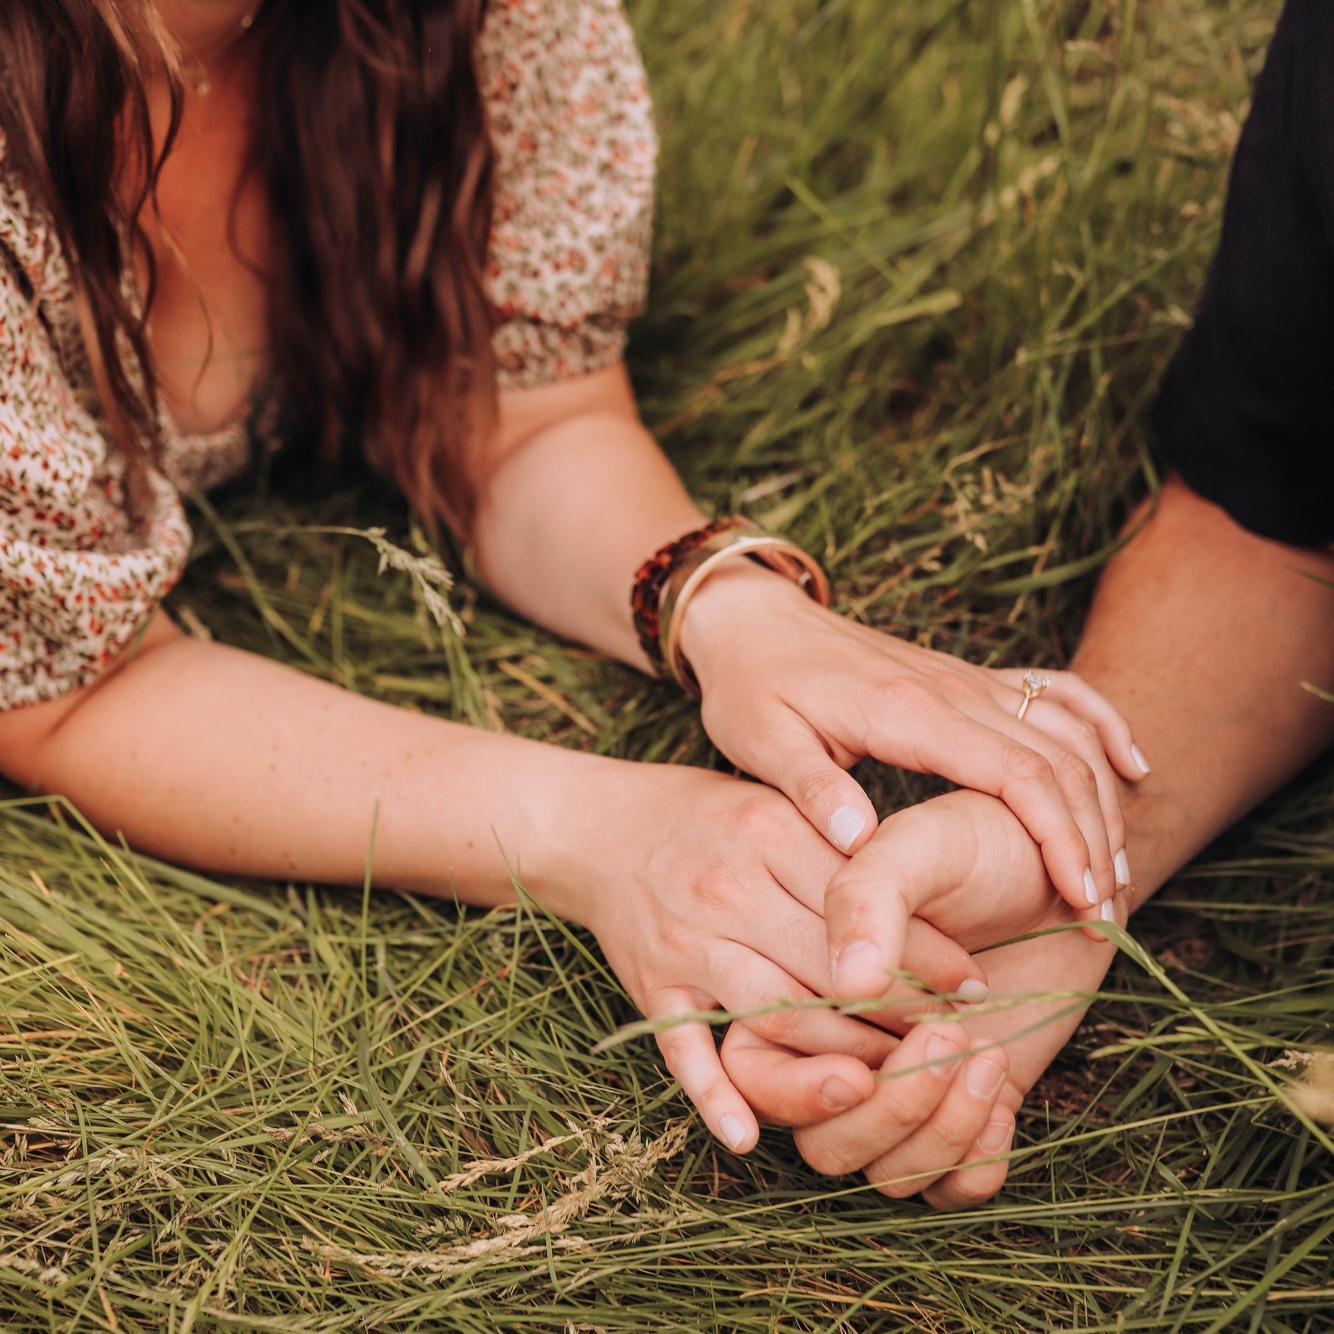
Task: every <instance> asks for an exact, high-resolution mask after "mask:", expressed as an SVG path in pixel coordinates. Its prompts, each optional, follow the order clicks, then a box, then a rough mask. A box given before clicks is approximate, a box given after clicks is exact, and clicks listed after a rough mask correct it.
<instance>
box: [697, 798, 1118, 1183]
mask: <svg viewBox="0 0 1334 1334" xmlns="http://www.w3.org/2000/svg"><path fill="white" fill-rule="evenodd" d="M877 894H878V895H880V896H881V897H883V898H885V899H889V900H893V901H894V902H895V904H896V906H895V908H894V909H893V911H892V912H891V914H890V917H891V920H892V919H893V918H894V917H896V916H897V913H898V907H897V904H898V902H899V900H900V899H902V900H903V901H904V902H906V903H908V904H911V905H913V907H912V909H910V910H915V911H918V912H920V913H922V914H923V915H924V916H925V918H927V919H929V920H930V922H931V923H932V924H933V925H935V926H936V927H938V928H940V929H941V930H943V931H946V932H948V933H949V934H950V935H951V937H954V938H957V939H959V940H960V941H962V942H963V943H965V944H968V945H969V946H970V947H972V948H979V947H982V946H986V945H991V944H994V943H996V942H997V941H999V940H1002V939H1005V938H1007V937H1010V936H1014V935H1017V934H1021V933H1023V932H1027V931H1031V930H1034V929H1036V928H1039V927H1043V926H1048V925H1055V924H1058V923H1060V922H1063V921H1064V922H1069V921H1073V920H1074V918H1073V916H1072V914H1071V913H1070V910H1069V909H1068V908H1067V907H1066V906H1065V905H1064V904H1062V903H1061V902H1060V901H1059V900H1057V899H1055V897H1054V896H1053V895H1052V894H1051V890H1050V885H1049V884H1048V881H1047V877H1046V873H1045V870H1044V868H1043V865H1042V860H1041V857H1040V856H1039V855H1038V852H1037V849H1036V847H1035V846H1034V844H1033V842H1032V840H1031V839H1030V838H1029V837H1028V835H1027V834H1026V832H1025V831H1024V829H1023V827H1022V826H1021V825H1020V824H1019V822H1018V821H1017V820H1016V819H1015V817H1014V816H1013V815H1012V814H1011V813H1010V811H1009V810H1007V809H1006V807H1005V806H1004V805H1003V804H1002V803H1001V802H999V801H997V800H995V799H994V798H992V797H987V796H984V795H982V794H980V793H976V792H954V793H950V794H948V795H947V796H944V797H938V798H936V799H935V800H933V801H928V802H923V803H922V804H921V805H919V806H913V807H908V808H907V809H905V810H903V811H900V812H899V813H898V814H896V815H894V816H891V817H890V818H889V819H888V820H886V821H885V822H884V824H882V825H881V827H880V829H879V830H878V831H877V833H876V835H875V837H874V838H873V839H872V841H871V842H870V843H868V844H867V845H866V846H865V847H864V848H863V850H862V851H861V852H860V853H859V854H858V855H857V856H856V857H854V858H853V859H852V860H851V861H849V862H848V863H846V864H845V866H844V867H843V868H842V869H841V870H840V871H839V872H838V873H837V874H836V875H835V876H834V877H833V879H832V881H831V884H830V892H829V899H830V903H829V912H830V914H831V917H830V930H831V934H835V933H837V932H839V931H840V930H841V929H842V923H843V921H844V920H845V916H846V914H847V912H848V911H852V912H853V915H854V916H855V915H856V909H855V908H854V905H858V904H870V905H871V906H869V907H868V909H867V911H868V913H869V914H870V915H871V916H872V917H874V916H876V915H877V914H878V913H880V911H881V907H880V906H879V905H875V904H872V903H871V900H872V899H873V898H874V897H875V896H876V895H877ZM1127 898H1128V896H1127V895H1118V896H1117V898H1116V899H1115V900H1114V901H1113V902H1112V904H1109V907H1111V908H1112V909H1113V920H1115V921H1116V922H1117V923H1118V924H1120V925H1124V924H1125V921H1126V912H1127V904H1126V900H1127ZM915 920H920V919H915ZM1112 957H1113V952H1112V951H1111V949H1109V948H1108V946H1107V944H1106V943H1105V942H1104V941H1103V940H1101V939H1099V940H1098V941H1096V942H1095V941H1091V940H1089V939H1088V938H1087V937H1086V936H1085V935H1084V934H1083V933H1076V932H1066V933H1063V934H1060V935H1050V936H1042V937H1038V938H1035V939H1030V940H1024V941H1020V942H1018V943H1016V944H1012V945H1006V946H1003V947H1001V948H999V949H995V950H989V951H988V952H987V953H985V954H983V955H982V958H981V960H980V962H982V963H983V964H984V966H985V967H986V970H987V979H988V982H989V983H990V986H991V1003H989V1004H987V1005H984V1006H977V1007H969V1009H968V1010H967V1011H965V1012H963V1013H962V1014H961V1015H960V1020H961V1024H960V1028H959V1031H958V1032H957V1033H956V1036H955V1041H956V1043H957V1044H958V1046H959V1050H960V1053H962V1052H964V1051H971V1053H972V1054H971V1055H969V1056H968V1057H967V1060H966V1061H965V1062H964V1063H963V1069H962V1071H961V1073H960V1074H959V1075H958V1076H956V1077H955V1079H954V1082H953V1083H952V1084H951V1085H950V1086H949V1088H948V1090H946V1089H938V1090H937V1092H938V1095H939V1096H938V1098H937V1099H936V1100H935V1101H932V1100H931V1099H930V1098H929V1097H928V1098H926V1100H925V1101H922V1102H918V1101H915V1099H919V1098H921V1096H922V1094H921V1088H920V1084H913V1085H911V1086H909V1085H908V1084H906V1083H901V1082H900V1080H899V1079H898V1078H897V1077H887V1076H891V1075H894V1076H897V1073H901V1071H902V1068H903V1060H904V1057H903V1055H902V1051H903V1049H902V1048H900V1049H898V1050H897V1051H896V1052H895V1053H894V1054H893V1055H892V1056H891V1057H889V1058H888V1060H887V1061H886V1062H885V1063H884V1064H883V1065H882V1067H881V1073H880V1074H879V1076H878V1077H877V1088H876V1091H875V1093H874V1095H873V1096H872V1097H871V1098H870V1099H868V1100H867V1101H866V1102H864V1103H863V1104H861V1105H859V1106H858V1107H857V1108H856V1109H855V1110H854V1111H853V1112H850V1113H845V1114H843V1115H841V1116H838V1117H836V1118H831V1119H828V1120H826V1121H825V1122H824V1123H822V1124H820V1125H818V1126H807V1127H805V1128H803V1129H801V1130H800V1131H799V1133H798V1135H797V1145H798V1148H799V1149H800V1151H801V1153H802V1156H803V1157H805V1158H806V1160H807V1161H808V1162H809V1163H810V1164H811V1165H812V1166H813V1167H815V1168H816V1170H817V1171H821V1172H828V1173H836V1174H841V1173H844V1172H851V1171H857V1170H862V1169H864V1170H865V1172H866V1175H867V1177H868V1179H869V1180H870V1181H871V1182H872V1183H873V1184H874V1185H875V1186H876V1187H877V1188H878V1189H880V1190H882V1191H883V1192H884V1193H885V1194H888V1195H893V1196H902V1195H910V1194H913V1193H915V1192H916V1191H918V1190H922V1191H924V1193H925V1197H926V1198H927V1200H929V1201H930V1202H931V1203H932V1204H935V1205H937V1206H938V1207H941V1208H947V1207H959V1206H962V1205H965V1204H970V1203H975V1202H977V1201H979V1200H983V1199H987V1198H989V1197H990V1196H991V1195H993V1194H994V1193H995V1192H996V1191H997V1190H999V1189H1000V1187H1001V1184H1002V1183H1003V1181H1004V1179H1005V1174H1006V1168H1007V1164H1006V1162H1005V1160H1004V1157H1003V1156H998V1155H1003V1154H1004V1153H1005V1151H1006V1150H1007V1149H1008V1147H1009V1143H1010V1139H1011V1137H1012V1135H1013V1130H1014V1112H1015V1111H1016V1110H1017V1109H1018V1107H1019V1106H1020V1104H1021V1103H1022V1101H1023V1097H1024V1095H1025V1093H1026V1092H1027V1090H1028V1089H1029V1088H1030V1087H1031V1085H1032V1084H1033V1082H1034V1081H1035V1080H1036V1079H1037V1078H1038V1076H1039V1075H1040V1074H1041V1073H1042V1071H1043V1070H1044V1069H1045V1068H1046V1066H1047V1064H1048V1063H1049V1062H1050V1061H1051V1059H1052V1057H1054V1056H1055V1055H1056V1053H1057V1052H1058V1051H1059V1050H1060V1049H1061V1047H1062V1046H1063V1045H1064V1043H1065V1042H1066V1040H1067V1039H1068V1037H1069V1036H1070V1033H1071V1032H1072V1031H1073V1029H1074V1027H1075V1025H1076V1024H1077V1023H1078V1022H1079V1019H1080V1017H1081V1016H1082V1015H1083V1013H1084V1010H1085V1008H1086V1005H1087V999H1086V997H1087V996H1088V995H1091V994H1092V993H1093V992H1094V991H1096V990H1097V987H1098V985H1099V984H1100V983H1101V981H1102V978H1103V975H1104V974H1105V973H1106V971H1107V968H1108V966H1109V965H1110V963H1111V959H1112ZM882 985H883V982H882ZM1035 993H1036V994H1038V995H1039V996H1043V995H1045V998H1039V999H1032V1000H1021V999H1018V998H1020V997H1023V996H1034V995H1035ZM939 1026H940V1025H939V1024H938V1023H935V1024H933V1028H938V1027H939ZM914 1036H915V1034H914ZM903 1045H904V1047H906V1046H907V1041H905V1043H904V1044H903ZM959 1059H960V1060H962V1059H963V1058H962V1055H961V1056H960V1058H959ZM983 1059H985V1060H991V1061H995V1062H996V1063H997V1064H998V1065H999V1067H1000V1071H1001V1073H1000V1074H999V1075H991V1074H989V1075H988V1077H989V1078H993V1079H994V1081H995V1082H994V1087H992V1086H991V1085H988V1084H987V1083H986V1081H984V1080H983V1079H982V1077H981V1076H982V1074H983V1073H987V1072H984V1071H983V1070H982V1069H981V1067H974V1064H973V1063H974V1062H978V1061H981V1060H983ZM723 1062H724V1065H725V1067H726V1069H727V1071H728V1073H729V1074H730V1075H731V1077H732V1079H733V1081H734V1082H735V1084H736V1086H737V1088H738V1089H739V1090H740V1091H741V1092H742V1093H743V1094H744V1096H745V1097H746V1098H747V1100H748V1101H749V1102H750V1104H751V1106H752V1107H754V1108H755V1109H756V1111H757V1112H758V1113H759V1114H760V1116H761V1118H762V1119H764V1120H766V1121H769V1122H772V1123H774V1124H789V1123H790V1121H791V1117H790V1115H789V1109H790V1107H792V1106H794V1105H796V1106H799V1105H803V1104H804V1103H805V1102H807V1101H809V1098H810V1096H811V1089H810V1085H811V1078H812V1074H811V1073H809V1072H808V1071H807V1070H806V1068H805V1058H803V1057H801V1056H799V1055H797V1054H795V1053H793V1052H791V1051H790V1050H784V1049H783V1048H782V1047H781V1046H780V1045H778V1044H776V1043H774V1042H773V1041H771V1040H770V1039H769V1038H767V1037H765V1036H763V1035H759V1034H756V1033H754V1032H752V1031H749V1029H748V1027H747V1025H745V1024H744V1023H737V1024H733V1025H732V1027H731V1029H729V1031H728V1033H727V1035H726V1037H725V1039H724V1042H723ZM970 1067H972V1068H974V1069H975V1071H976V1073H975V1077H974V1079H973V1082H972V1084H971V1085H970V1084H969V1082H968V1079H967V1073H968V1069H969V1068H970ZM915 1077H916V1076H914V1078H915ZM930 1087H935V1086H930ZM905 1090H908V1092H911V1094H912V1096H911V1097H909V1096H907V1094H906V1093H905ZM914 1108H916V1117H917V1119H916V1120H915V1121H914V1120H913V1109H914Z"/></svg>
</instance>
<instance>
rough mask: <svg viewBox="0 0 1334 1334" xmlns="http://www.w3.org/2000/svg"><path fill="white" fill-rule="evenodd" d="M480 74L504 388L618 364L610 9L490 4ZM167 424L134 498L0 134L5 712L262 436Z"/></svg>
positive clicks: (630, 302) (98, 663)
mask: <svg viewBox="0 0 1334 1334" xmlns="http://www.w3.org/2000/svg"><path fill="white" fill-rule="evenodd" d="M478 68H479V74H480V77H481V82H482V88H483V93H484V97H485V100H486V104H487V111H488V116H489V122H490V129H491V136H492V140H493V142H494V144H495V149H496V155H497V180H496V209H495V219H494V224H493V228H492V237H491V253H490V256H489V262H488V266H487V283H488V288H489V293H490V296H491V299H492V301H493V303H494V305H495V307H496V309H497V311H498V314H499V319H500V324H499V327H498V329H497V331H496V335H495V355H496V364H497V377H498V382H499V387H500V388H501V389H506V388H517V387H526V386H532V385H539V384H544V383H549V382H552V381H555V380H560V379H564V378H568V377H571V376H576V375H580V374H584V373H587V372H590V371H593V370H596V369H599V368H601V367H604V366H607V365H611V364H613V363H614V362H616V361H617V360H619V358H620V357H621V355H622V353H623V350H624V344H625V336H626V325H627V322H628V321H629V320H630V319H631V318H632V317H633V316H634V315H635V314H636V313H637V312H638V311H639V309H640V308H641V306H642V304H643V300H644V294H645V290H646V286H647V275H648V252H649V242H650V235H651V229H652V201H653V182H654V168H655V160H656V150H657V141H656V137H655V134H654V129H653V116H652V108H651V105H650V101H649V94H648V88H647V83H646V79H645V76H644V70H643V66H642V64H641V63H640V59H639V54H638V52H637V50H636V49H635V43H634V37H633V34H632V33H631V30H630V27H629V23H628V22H627V20H626V17H625V14H624V13H623V11H622V9H621V6H620V0H491V3H490V5H489V7H488V12H487V20H486V25H485V27H484V29H483V33H482V39H481V43H480V48H479V51H478ZM161 425H162V436H163V442H164V448H163V458H162V468H161V471H160V472H153V473H150V474H149V476H148V479H147V486H146V488H144V489H145V491H146V494H138V492H136V495H135V497H134V503H133V504H132V505H131V503H130V497H129V496H128V494H127V474H126V466H125V460H124V458H123V457H122V455H121V454H120V452H119V450H118V449H117V448H116V446H115V444H114V443H113V441H112V439H111V437H110V435H109V433H108V431H107V429H106V423H105V420H104V418H103V415H102V412H101V409H100V407H99V405H98V401H97V395H96V392H95V390H94V388H93V382H92V376H91V373H90V370H89V366H88V362H87V358H86V356H85V355H84V352H83V346H82V339H81V338H80V335H79V330H78V321H77V315H76V311H75V308H74V301H73V296H72V291H71V287H70V281H69V270H68V268H67V266H66V263H65V260H64V257H63V256H62V255H61V253H60V250H59V247H58V245H57V243H56V240H55V229H54V227H53V225H52V222H51V220H50V219H49V218H48V217H45V216H43V214H42V213H41V211H40V210H39V209H38V208H36V207H35V205H34V204H33V202H32V200H31V199H30V197H29V196H28V194H27V193H26V192H25V190H24V186H23V182H22V181H21V180H19V179H18V178H17V175H16V173H15V172H14V171H13V170H12V169H11V167H10V165H9V163H8V160H7V156H6V152H5V144H4V139H3V136H0V708H5V709H8V708H13V707H16V706H19V705H24V704H31V703H35V702H38V701H40V700H46V699H52V698H55V697H56V696H58V695H61V694H63V693H65V692H66V691H69V690H73V689H75V688H77V687H79V686H82V685H86V684H88V683H89V682H91V681H93V680H95V679H96V678H97V677H98V676H99V675H100V674H101V673H102V672H104V671H105V670H106V669H107V668H108V667H109V666H110V665H111V664H112V663H113V662H115V661H116V659H117V658H118V657H119V656H120V654H121V653H122V652H123V651H124V650H125V648H126V646H127V645H128V644H129V643H130V642H131V641H132V640H133V639H134V637H135V635H136V634H137V633H138V632H139V631H140V630H141V629H142V628H143V626H144V625H145V624H146V622H147V621H148V619H149V618H150V617H151V616H152V614H153V612H154V611H155V609H156V608H157V606H158V605H159V603H160V602H161V601H162V599H163V598H164V597H165V596H166V594H167V593H168V592H169V591H170V589H171V588H172V586H173V585H174V584H175V583H176V581H177V580H178V579H179V578H180V575H181V571H182V570H183V568H184V566H185V561H186V557H187V554H188V552H189V548H190V528H189V525H188V522H187V520H186V515H185V510H184V506H183V504H182V501H181V493H182V492H183V491H189V490H192V489H195V488H199V489H201V490H203V489H207V488H208V487H211V486H214V485H217V484H218V483H220V482H223V481H225V480H227V479H229V478H231V477H234V476H235V475H236V474H237V473H239V472H240V471H241V470H243V469H244V468H245V466H246V464H247V461H248V459H249V457H250V454H251V438H250V437H251V434H252V430H253V429H254V428H253V423H244V422H237V423H235V424H233V425H231V426H228V427H226V428H225V429H223V430H222V431H219V432H216V433H213V434H211V435H206V436H189V435H184V434H182V433H181V432H180V431H179V430H177V429H176V428H175V427H174V425H173V423H172V422H171V421H170V419H169V418H167V417H166V415H165V413H164V417H163V420H162V423H161Z"/></svg>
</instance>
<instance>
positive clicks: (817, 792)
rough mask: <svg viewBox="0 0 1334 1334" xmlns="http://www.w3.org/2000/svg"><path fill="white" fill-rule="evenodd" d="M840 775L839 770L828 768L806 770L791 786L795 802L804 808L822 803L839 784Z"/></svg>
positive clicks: (841, 775)
mask: <svg viewBox="0 0 1334 1334" xmlns="http://www.w3.org/2000/svg"><path fill="white" fill-rule="evenodd" d="M842 777H843V774H842V771H841V770H840V771H838V772H834V771H833V770H831V769H829V768H821V769H810V770H807V772H806V773H804V774H802V775H801V777H800V778H798V779H797V781H796V782H795V783H794V784H793V787H792V791H793V793H794V795H795V796H796V799H797V804H798V805H799V806H802V807H805V808H810V807H812V806H820V805H823V804H824V801H825V798H826V797H828V796H829V795H830V794H831V793H832V791H833V789H834V788H835V787H837V786H838V785H839V783H840V782H841V780H842Z"/></svg>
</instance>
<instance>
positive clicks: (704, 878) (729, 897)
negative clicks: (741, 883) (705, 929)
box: [690, 867, 737, 913]
mask: <svg viewBox="0 0 1334 1334" xmlns="http://www.w3.org/2000/svg"><path fill="white" fill-rule="evenodd" d="M690 895H691V898H692V900H693V901H694V903H695V905H696V906H697V907H698V908H699V909H701V910H702V911H704V912H707V913H717V912H720V911H723V910H725V909H727V908H728V907H729V906H730V905H732V904H733V903H735V902H736V901H737V881H736V877H735V876H734V875H733V874H732V873H731V872H730V871H729V870H727V869H726V868H724V867H709V868H707V869H705V870H703V871H700V872H699V873H698V874H697V875H696V876H695V878H694V880H693V881H692V882H691V886H690Z"/></svg>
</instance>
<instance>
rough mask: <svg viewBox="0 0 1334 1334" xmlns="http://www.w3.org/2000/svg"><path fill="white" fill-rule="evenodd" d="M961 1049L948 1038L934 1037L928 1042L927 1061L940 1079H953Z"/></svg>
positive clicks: (933, 1072)
mask: <svg viewBox="0 0 1334 1334" xmlns="http://www.w3.org/2000/svg"><path fill="white" fill-rule="evenodd" d="M958 1059H959V1049H958V1047H956V1046H955V1045H954V1043H952V1042H951V1041H949V1039H948V1038H939V1037H933V1038H928V1039H927V1042H926V1063H927V1066H928V1068H929V1069H930V1071H931V1073H932V1074H933V1075H935V1076H936V1077H937V1078H938V1079H953V1078H954V1070H955V1066H956V1064H957V1062H958Z"/></svg>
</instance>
